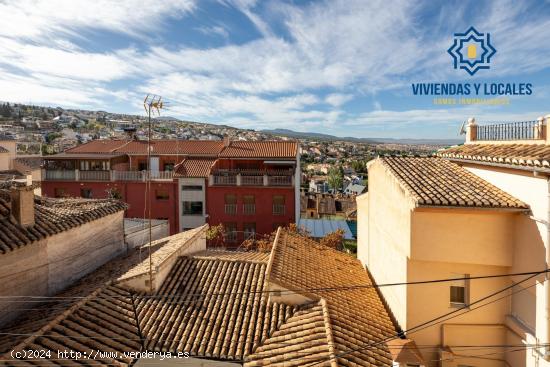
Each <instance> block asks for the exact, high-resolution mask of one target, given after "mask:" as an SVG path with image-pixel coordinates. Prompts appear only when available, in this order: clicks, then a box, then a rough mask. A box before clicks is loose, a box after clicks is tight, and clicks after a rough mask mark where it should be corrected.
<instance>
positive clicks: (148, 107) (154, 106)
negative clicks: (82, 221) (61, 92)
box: [143, 93, 163, 294]
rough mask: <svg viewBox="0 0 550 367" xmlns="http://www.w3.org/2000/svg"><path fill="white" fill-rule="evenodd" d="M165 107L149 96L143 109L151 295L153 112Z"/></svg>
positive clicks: (158, 100)
mask: <svg viewBox="0 0 550 367" xmlns="http://www.w3.org/2000/svg"><path fill="white" fill-rule="evenodd" d="M162 107H163V102H162V97H161V96H157V95H153V96H151V94H150V93H149V94H147V96H146V97H145V99H144V100H143V108H145V112H146V113H147V117H148V134H147V180H146V186H145V187H146V189H145V190H146V192H147V211H148V217H149V293H151V294H152V293H153V258H152V256H151V245H152V242H153V241H152V239H153V236H152V221H151V151H152V148H151V139H152V128H151V112H154V111H155V110H156V111H157V114H158V115H159V116H160V110H161V109H162Z"/></svg>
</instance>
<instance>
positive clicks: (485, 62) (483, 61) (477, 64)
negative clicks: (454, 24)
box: [447, 27, 497, 75]
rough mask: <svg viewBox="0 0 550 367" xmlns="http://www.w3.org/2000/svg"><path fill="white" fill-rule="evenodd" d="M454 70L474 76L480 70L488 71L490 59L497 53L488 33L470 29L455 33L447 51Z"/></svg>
mask: <svg viewBox="0 0 550 367" xmlns="http://www.w3.org/2000/svg"><path fill="white" fill-rule="evenodd" d="M447 52H448V53H449V55H451V56H452V58H453V65H454V68H455V69H459V68H460V69H464V70H466V71H467V72H468V74H470V75H474V74H475V73H476V72H477V71H478V70H480V69H489V64H490V62H491V57H493V55H494V54H495V53H496V52H497V50H495V48H494V47H493V46H492V45H491V38H490V34H489V33H479V32H478V31H477V30H476V29H475V28H474V27H470V28H469V29H468V30H467V31H466V32H464V33H455V34H454V42H453V45H452V46H451V47H449V49H448V50H447Z"/></svg>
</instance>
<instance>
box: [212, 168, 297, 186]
mask: <svg viewBox="0 0 550 367" xmlns="http://www.w3.org/2000/svg"><path fill="white" fill-rule="evenodd" d="M209 183H210V186H278V187H292V186H293V185H294V175H293V171H292V170H269V171H266V170H218V171H214V172H213V173H212V175H210V179H209Z"/></svg>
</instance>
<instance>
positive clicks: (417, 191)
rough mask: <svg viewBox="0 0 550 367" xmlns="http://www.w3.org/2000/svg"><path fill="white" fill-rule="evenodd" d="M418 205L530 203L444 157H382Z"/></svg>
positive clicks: (521, 206)
mask: <svg viewBox="0 0 550 367" xmlns="http://www.w3.org/2000/svg"><path fill="white" fill-rule="evenodd" d="M379 160H380V162H382V164H383V165H384V166H385V167H387V168H388V169H389V170H390V172H391V173H392V174H393V175H394V176H395V178H396V179H397V180H398V181H399V183H400V184H401V185H402V186H403V188H404V189H405V190H406V191H407V192H408V194H409V195H410V196H411V197H412V199H413V200H414V202H415V203H416V205H419V206H423V205H428V206H456V207H480V208H512V209H527V208H528V206H527V204H525V203H523V202H522V201H521V200H519V199H516V198H515V197H513V196H512V195H510V194H508V193H506V192H504V191H502V190H501V189H499V188H498V187H496V186H494V185H492V184H490V183H489V182H487V181H485V180H483V179H482V178H480V177H478V176H476V175H475V174H473V173H471V172H469V171H467V170H466V169H464V168H462V167H461V166H459V165H458V164H455V163H452V162H450V161H449V160H446V159H442V158H412V157H407V158H404V157H385V158H379Z"/></svg>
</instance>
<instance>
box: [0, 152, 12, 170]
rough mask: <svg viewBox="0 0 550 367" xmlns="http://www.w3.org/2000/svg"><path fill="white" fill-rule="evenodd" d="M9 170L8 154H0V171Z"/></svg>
mask: <svg viewBox="0 0 550 367" xmlns="http://www.w3.org/2000/svg"><path fill="white" fill-rule="evenodd" d="M9 169H10V154H9V153H0V171H7V170H9Z"/></svg>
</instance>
